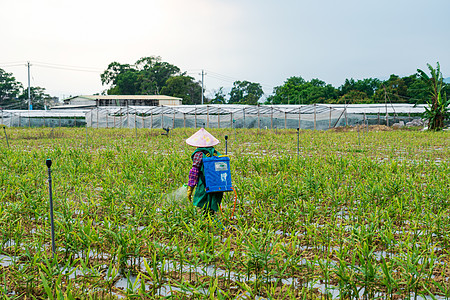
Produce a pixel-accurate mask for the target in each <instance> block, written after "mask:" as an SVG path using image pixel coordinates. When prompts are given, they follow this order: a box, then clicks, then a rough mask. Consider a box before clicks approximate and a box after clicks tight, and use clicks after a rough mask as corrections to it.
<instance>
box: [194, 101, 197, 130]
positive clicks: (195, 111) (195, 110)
mask: <svg viewBox="0 0 450 300" xmlns="http://www.w3.org/2000/svg"><path fill="white" fill-rule="evenodd" d="M194 114H195V116H194V120H195V126H194V127H195V128H197V106H195V109H194Z"/></svg>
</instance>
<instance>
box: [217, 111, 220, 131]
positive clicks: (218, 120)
mask: <svg viewBox="0 0 450 300" xmlns="http://www.w3.org/2000/svg"><path fill="white" fill-rule="evenodd" d="M217 127H218V128H220V109H219V108H217Z"/></svg>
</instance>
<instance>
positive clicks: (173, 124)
mask: <svg viewBox="0 0 450 300" xmlns="http://www.w3.org/2000/svg"><path fill="white" fill-rule="evenodd" d="M174 128H175V109H174V110H173V120H172V129H174Z"/></svg>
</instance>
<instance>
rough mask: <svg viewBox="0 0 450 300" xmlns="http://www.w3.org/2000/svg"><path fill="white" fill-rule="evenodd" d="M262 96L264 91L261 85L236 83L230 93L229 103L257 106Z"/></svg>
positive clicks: (247, 82)
mask: <svg viewBox="0 0 450 300" xmlns="http://www.w3.org/2000/svg"><path fill="white" fill-rule="evenodd" d="M262 95H264V91H263V89H262V87H261V85H260V84H259V83H254V82H249V81H246V80H245V81H235V82H234V83H233V88H232V89H231V91H230V101H229V103H234V104H250V105H256V104H258V101H259V99H260V98H261V97H262Z"/></svg>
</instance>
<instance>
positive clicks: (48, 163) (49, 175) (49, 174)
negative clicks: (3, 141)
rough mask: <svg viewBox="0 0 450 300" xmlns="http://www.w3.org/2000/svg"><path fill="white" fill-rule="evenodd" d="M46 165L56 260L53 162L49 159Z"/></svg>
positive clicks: (53, 251) (53, 247) (53, 250)
mask: <svg viewBox="0 0 450 300" xmlns="http://www.w3.org/2000/svg"><path fill="white" fill-rule="evenodd" d="M45 164H46V165H47V168H48V193H49V196H50V222H51V226H52V253H53V255H52V257H53V258H55V225H54V223H53V197H52V170H51V168H50V167H51V166H52V160H51V159H47V160H46V161H45Z"/></svg>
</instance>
